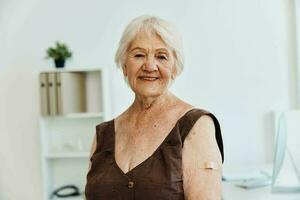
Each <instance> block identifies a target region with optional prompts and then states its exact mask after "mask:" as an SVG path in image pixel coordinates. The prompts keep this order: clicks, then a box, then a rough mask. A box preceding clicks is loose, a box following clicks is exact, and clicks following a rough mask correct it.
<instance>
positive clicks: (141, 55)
mask: <svg viewBox="0 0 300 200" xmlns="http://www.w3.org/2000/svg"><path fill="white" fill-rule="evenodd" d="M134 57H136V58H143V57H144V54H135V55H134Z"/></svg>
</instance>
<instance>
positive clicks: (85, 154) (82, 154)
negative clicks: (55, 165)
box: [45, 152, 89, 159]
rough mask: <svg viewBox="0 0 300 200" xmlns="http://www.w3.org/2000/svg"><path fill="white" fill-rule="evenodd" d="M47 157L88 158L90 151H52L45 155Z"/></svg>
mask: <svg viewBox="0 0 300 200" xmlns="http://www.w3.org/2000/svg"><path fill="white" fill-rule="evenodd" d="M45 157H46V158H47V159H59V158H88V157H89V152H74V153H50V154H47V155H46V156H45Z"/></svg>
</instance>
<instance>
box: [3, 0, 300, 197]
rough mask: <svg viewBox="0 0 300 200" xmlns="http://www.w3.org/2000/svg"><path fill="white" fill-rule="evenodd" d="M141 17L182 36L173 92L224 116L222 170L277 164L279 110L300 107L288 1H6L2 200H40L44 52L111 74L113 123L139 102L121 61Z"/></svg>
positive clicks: (48, 62) (291, 11)
mask: <svg viewBox="0 0 300 200" xmlns="http://www.w3.org/2000/svg"><path fill="white" fill-rule="evenodd" d="M141 14H154V15H157V16H159V17H162V18H164V19H167V20H169V21H171V22H172V23H173V24H175V26H176V27H177V28H178V29H179V32H180V33H181V34H182V37H183V42H184V52H185V57H186V64H185V69H184V72H183V73H182V75H181V76H180V77H178V79H177V81H175V83H174V85H173V87H172V91H174V93H175V94H177V95H178V96H179V97H180V98H182V99H184V100H186V101H188V102H189V103H191V104H193V105H195V106H197V107H200V108H205V109H207V110H209V111H211V112H213V113H214V114H215V115H216V116H217V118H218V119H219V121H220V123H221V126H222V131H223V138H224V148H225V163H224V165H225V167H230V166H234V165H236V164H239V165H240V164H245V165H247V164H251V165H255V164H259V163H264V162H269V161H271V160H272V152H273V151H272V148H273V144H274V143H273V140H274V137H273V135H274V133H273V117H272V111H274V110H286V109H294V108H297V107H298V105H299V100H298V99H297V95H298V93H297V90H298V89H297V88H298V86H297V58H296V54H297V51H296V50H297V49H296V43H297V40H296V32H295V29H296V28H295V16H294V5H293V2H292V1H291V0H264V1H261V0H244V1H241V0H227V1H217V0H188V1H174V0H164V1H162V0H152V1H140V0H129V1H122V0H111V1H101V0H98V1H96V0H90V1H83V0H76V1H75V0H51V1H50V0H43V1H38V0H23V1H17V0H0V199H1V200H2V199H3V200H19V199H22V200H40V199H41V188H42V187H41V176H40V174H41V166H40V163H41V162H40V144H39V129H38V118H39V113H40V108H39V91H38V89H39V88H38V73H39V71H40V70H41V69H45V68H52V67H53V63H52V61H51V60H45V59H44V57H45V50H46V48H48V47H49V46H50V45H53V44H54V42H55V41H56V40H60V41H63V42H66V43H67V44H68V45H69V46H70V48H71V49H72V50H73V53H74V58H73V59H72V60H71V61H67V63H66V64H67V67H68V68H71V67H106V68H109V71H110V76H111V77H110V86H111V87H110V88H111V105H112V108H111V110H112V116H116V115H118V114H119V113H121V112H122V111H123V110H124V109H125V108H126V107H127V106H129V104H130V103H131V101H132V98H133V94H132V93H131V91H130V90H129V89H128V87H127V86H126V84H125V83H124V81H123V78H122V74H121V72H120V71H119V70H117V69H116V66H115V64H114V62H113V61H114V53H115V50H116V47H117V44H118V41H119V38H120V36H121V33H122V31H123V29H124V27H125V26H126V24H127V23H128V22H129V21H130V20H131V19H132V18H134V17H136V16H138V15H141Z"/></svg>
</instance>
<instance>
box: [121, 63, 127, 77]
mask: <svg viewBox="0 0 300 200" xmlns="http://www.w3.org/2000/svg"><path fill="white" fill-rule="evenodd" d="M122 70H123V75H124V76H127V66H126V65H123V66H122Z"/></svg>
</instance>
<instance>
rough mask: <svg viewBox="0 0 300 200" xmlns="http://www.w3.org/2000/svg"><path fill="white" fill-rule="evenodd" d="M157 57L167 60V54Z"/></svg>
mask: <svg viewBox="0 0 300 200" xmlns="http://www.w3.org/2000/svg"><path fill="white" fill-rule="evenodd" d="M157 58H158V59H160V60H167V57H166V56H157Z"/></svg>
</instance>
